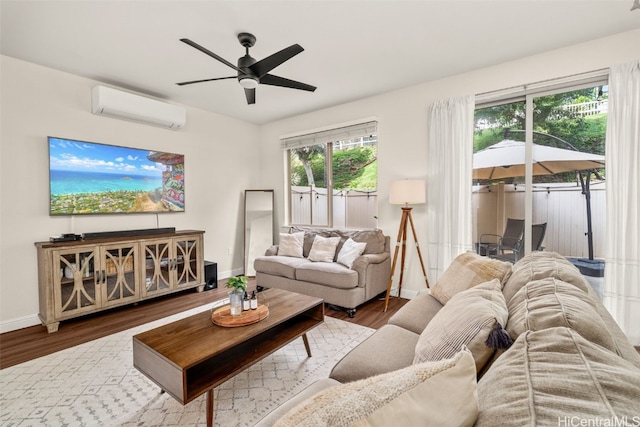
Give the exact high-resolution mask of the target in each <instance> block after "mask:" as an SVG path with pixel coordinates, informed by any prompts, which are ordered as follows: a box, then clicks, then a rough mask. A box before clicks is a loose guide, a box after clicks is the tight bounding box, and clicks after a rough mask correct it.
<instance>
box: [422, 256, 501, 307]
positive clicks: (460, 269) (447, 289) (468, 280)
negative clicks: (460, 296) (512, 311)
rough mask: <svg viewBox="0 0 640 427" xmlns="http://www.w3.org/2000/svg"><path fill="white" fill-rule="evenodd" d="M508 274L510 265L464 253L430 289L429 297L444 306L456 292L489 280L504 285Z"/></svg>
mask: <svg viewBox="0 0 640 427" xmlns="http://www.w3.org/2000/svg"><path fill="white" fill-rule="evenodd" d="M510 274H511V264H510V263H508V262H503V261H498V260H496V259H491V258H487V257H484V256H480V255H478V254H476V253H473V252H466V253H463V254H460V255H458V256H457V257H456V259H454V260H453V262H452V263H451V265H450V266H449V268H447V270H446V271H445V272H444V273H443V274H442V277H440V279H439V280H438V281H437V282H436V284H434V285H433V286H432V287H431V295H432V296H433V297H434V298H435V299H437V300H438V301H440V303H441V304H446V303H447V301H449V300H450V299H451V298H452V297H453V296H454V295H455V294H457V293H458V292H462V291H464V290H467V289H469V288H471V287H473V286H476V285H479V284H480V283H484V282H487V281H489V280H491V279H499V280H500V282H501V283H504V281H505V280H506V279H507V278H508V277H509V275H510Z"/></svg>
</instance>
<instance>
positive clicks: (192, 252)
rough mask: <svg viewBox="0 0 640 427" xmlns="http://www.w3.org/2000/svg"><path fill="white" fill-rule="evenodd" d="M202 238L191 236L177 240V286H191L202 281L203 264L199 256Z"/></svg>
mask: <svg viewBox="0 0 640 427" xmlns="http://www.w3.org/2000/svg"><path fill="white" fill-rule="evenodd" d="M201 250H202V249H201V243H200V239H199V238H197V237H190V238H184V239H176V240H175V254H176V257H175V272H176V287H178V288H181V287H190V286H192V285H193V284H200V283H202V280H203V279H202V269H203V267H202V265H199V260H200V259H202V257H199V256H198V253H199V251H201Z"/></svg>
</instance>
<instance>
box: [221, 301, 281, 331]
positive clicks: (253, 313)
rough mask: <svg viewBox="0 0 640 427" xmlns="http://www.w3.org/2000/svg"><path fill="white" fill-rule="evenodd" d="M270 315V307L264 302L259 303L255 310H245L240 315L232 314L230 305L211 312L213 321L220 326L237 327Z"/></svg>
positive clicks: (256, 321)
mask: <svg viewBox="0 0 640 427" xmlns="http://www.w3.org/2000/svg"><path fill="white" fill-rule="evenodd" d="M268 315H269V307H267V306H266V305H264V304H258V308H256V309H255V310H247V311H243V312H242V314H241V315H240V316H232V315H231V308H230V307H229V306H228V305H223V306H222V307H219V308H216V309H215V310H214V311H213V312H212V313H211V321H212V322H213V323H215V324H216V325H218V326H224V327H226V328H235V327H238V326H246V325H251V324H252V323H258V322H259V321H261V320H262V319H265V318H266V317H267V316H268Z"/></svg>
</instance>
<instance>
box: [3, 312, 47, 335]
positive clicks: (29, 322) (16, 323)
mask: <svg viewBox="0 0 640 427" xmlns="http://www.w3.org/2000/svg"><path fill="white" fill-rule="evenodd" d="M35 325H42V323H41V322H40V318H39V317H38V315H37V314H34V315H32V316H25V317H19V318H17V319H11V320H5V321H4V322H0V334H4V333H5V332H11V331H16V330H18V329H22V328H28V327H30V326H35ZM43 327H44V326H43Z"/></svg>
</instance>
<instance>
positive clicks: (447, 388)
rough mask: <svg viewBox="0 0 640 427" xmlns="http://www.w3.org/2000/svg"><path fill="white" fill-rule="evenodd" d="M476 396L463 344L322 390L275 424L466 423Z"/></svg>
mask: <svg viewBox="0 0 640 427" xmlns="http://www.w3.org/2000/svg"><path fill="white" fill-rule="evenodd" d="M477 402H478V396H477V393H476V372H475V367H474V362H473V357H472V356H471V353H469V351H468V350H467V349H463V350H462V351H460V352H459V353H458V354H456V355H454V357H452V358H450V359H446V360H441V361H438V362H426V363H421V364H418V365H412V366H409V367H407V368H404V369H401V370H398V371H394V372H389V373H386V374H382V375H377V376H374V377H370V378H366V379H363V380H359V381H353V382H350V383H346V384H342V385H339V386H335V387H331V388H329V389H327V390H323V391H322V392H320V393H318V394H316V395H315V396H313V397H311V398H310V399H308V400H306V401H305V402H303V403H301V404H300V405H298V406H297V407H295V408H294V409H292V410H291V411H289V412H288V413H287V414H285V415H284V416H283V417H282V418H281V419H280V420H278V422H276V424H275V426H276V427H289V426H290V427H294V426H295V427H310V426H317V427H320V426H323V427H333V426H335V427H337V426H359V427H365V426H418V425H433V426H444V425H446V426H472V425H473V424H474V423H475V420H476V417H477V415H478V403H477Z"/></svg>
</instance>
